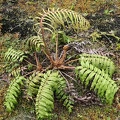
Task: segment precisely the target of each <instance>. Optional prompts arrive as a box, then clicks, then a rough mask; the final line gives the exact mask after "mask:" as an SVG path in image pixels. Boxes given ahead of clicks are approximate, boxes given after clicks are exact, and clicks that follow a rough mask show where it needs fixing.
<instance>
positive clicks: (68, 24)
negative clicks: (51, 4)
mask: <svg viewBox="0 0 120 120" xmlns="http://www.w3.org/2000/svg"><path fill="white" fill-rule="evenodd" d="M37 18H38V19H39V20H40V24H42V27H43V28H44V29H45V30H48V31H50V32H52V33H53V32H55V31H56V29H58V28H60V27H62V28H63V29H73V30H74V31H75V32H80V31H84V30H88V28H90V23H89V22H88V21H87V20H86V19H85V18H84V17H83V16H82V15H80V14H79V13H77V12H74V11H72V10H67V9H51V10H49V9H48V11H43V14H41V13H40V17H37ZM37 25H38V24H37Z"/></svg>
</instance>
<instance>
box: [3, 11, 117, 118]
mask: <svg viewBox="0 0 120 120" xmlns="http://www.w3.org/2000/svg"><path fill="white" fill-rule="evenodd" d="M38 19H39V20H40V21H39V23H37V24H36V25H35V26H36V27H37V30H38V31H37V34H38V35H37V36H33V37H31V38H29V39H28V40H27V42H26V41H25V45H26V47H25V49H23V51H20V50H18V52H17V50H14V49H13V48H10V49H8V51H7V52H6V53H5V60H6V61H8V63H9V62H10V63H11V65H14V64H17V66H15V67H14V68H11V67H9V68H7V69H6V71H7V72H9V71H11V72H10V74H12V77H13V78H14V80H13V81H12V80H11V83H10V86H9V88H8V91H7V93H6V95H5V103H4V105H5V106H6V109H7V111H9V112H11V111H12V110H13V109H14V108H15V105H16V104H17V103H18V102H17V99H18V97H19V94H20V92H23V94H25V95H27V98H33V100H35V112H36V116H37V119H38V120H42V119H52V111H53V109H54V100H55V98H57V99H59V100H60V101H61V102H62V103H63V105H64V106H65V107H66V108H67V109H68V111H69V113H71V112H72V108H73V105H74V102H75V101H76V98H78V99H77V100H80V101H84V99H83V98H82V99H80V98H81V97H82V96H80V97H79V95H78V94H76V93H75V92H76V91H75V86H74V84H75V83H74V82H73V81H72V80H74V79H73V78H72V77H71V76H70V75H71V74H70V75H68V74H69V71H73V72H74V71H75V74H76V76H77V79H80V80H81V82H82V84H83V85H85V88H86V89H90V90H93V91H94V92H95V93H96V94H97V95H98V96H99V97H100V98H101V100H103V101H105V102H106V103H108V104H112V103H113V100H114V96H115V94H116V93H117V91H118V87H117V85H116V83H115V82H114V81H113V80H112V79H111V77H112V74H113V73H114V70H115V66H114V63H113V62H112V61H111V60H110V59H108V58H107V57H103V56H100V55H89V54H80V55H77V56H75V60H74V59H70V60H66V58H67V53H68V51H69V49H70V47H71V46H70V44H66V45H64V46H63V48H61V49H62V52H61V53H60V51H59V50H58V45H59V44H58V43H59V40H62V41H63V43H65V42H68V41H66V34H64V32H65V31H66V29H73V30H74V32H76V33H77V32H81V31H84V30H87V29H88V28H89V27H90V24H89V22H88V21H87V20H86V19H85V18H84V17H82V16H81V15H80V14H78V13H76V12H74V11H71V10H66V9H57V10H55V9H52V10H48V11H44V12H43V13H42V14H40V17H38ZM60 29H63V32H62V33H61V32H60ZM49 33H50V36H49V35H47V34H49ZM51 33H52V35H51ZM59 34H62V37H61V35H60V36H59ZM52 37H53V38H54V42H53V43H51V39H52ZM67 38H68V37H67ZM69 42H71V41H69ZM50 43H51V44H50ZM54 43H55V44H54ZM50 45H51V49H50V47H49V46H50ZM54 47H55V51H54V49H52V48H54ZM26 53H27V54H26ZM76 61H78V63H79V65H80V66H79V65H78V66H76V65H77V64H76ZM65 71H67V72H68V74H66V73H65ZM74 77H75V76H74ZM22 81H24V84H23V82H22ZM74 81H75V80H74ZM75 82H76V81H75ZM71 84H72V88H74V92H73V91H72V90H73V89H72V90H71V87H70V85H71ZM22 85H23V86H24V88H26V89H27V94H26V92H25V91H22V89H21V86H22ZM76 89H77V88H76ZM71 92H72V93H71ZM73 93H75V95H72V94H73Z"/></svg>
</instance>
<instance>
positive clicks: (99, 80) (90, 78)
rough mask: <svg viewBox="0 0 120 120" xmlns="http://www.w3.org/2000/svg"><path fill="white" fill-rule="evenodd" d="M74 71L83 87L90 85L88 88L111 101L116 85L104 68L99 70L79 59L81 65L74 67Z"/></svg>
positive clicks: (116, 88) (107, 101) (110, 102)
mask: <svg viewBox="0 0 120 120" xmlns="http://www.w3.org/2000/svg"><path fill="white" fill-rule="evenodd" d="M75 72H76V75H77V77H78V78H79V79H80V80H81V81H82V84H84V85H85V87H88V86H90V89H91V90H94V92H95V93H97V95H98V96H99V97H100V98H101V99H103V101H105V102H106V103H108V104H112V103H113V100H114V96H115V93H116V92H117V90H118V86H117V85H116V83H115V81H113V80H112V79H111V78H110V77H109V75H108V74H106V73H105V71H104V70H100V69H99V68H97V67H95V66H93V65H92V64H91V63H89V62H88V61H84V60H81V66H79V67H76V69H75Z"/></svg>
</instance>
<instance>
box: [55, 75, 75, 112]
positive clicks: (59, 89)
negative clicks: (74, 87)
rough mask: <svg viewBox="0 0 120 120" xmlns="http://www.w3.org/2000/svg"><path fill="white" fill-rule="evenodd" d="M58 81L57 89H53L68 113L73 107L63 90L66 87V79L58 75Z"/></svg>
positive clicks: (71, 101)
mask: <svg viewBox="0 0 120 120" xmlns="http://www.w3.org/2000/svg"><path fill="white" fill-rule="evenodd" d="M58 79H59V80H58V82H57V89H56V91H55V94H56V96H57V98H58V99H59V100H60V101H62V102H63V105H64V106H65V107H66V108H67V109H68V111H69V113H71V112H72V108H73V104H74V102H73V100H72V99H71V97H70V96H69V95H67V93H66V92H65V89H66V87H67V86H66V81H65V79H64V78H63V77H60V76H58Z"/></svg>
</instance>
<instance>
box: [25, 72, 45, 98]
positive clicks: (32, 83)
mask: <svg viewBox="0 0 120 120" xmlns="http://www.w3.org/2000/svg"><path fill="white" fill-rule="evenodd" d="M42 77H43V73H40V72H34V73H33V74H32V75H31V76H30V77H29V78H28V81H27V94H28V95H30V96H33V95H37V93H38V89H39V87H40V83H41V78H42Z"/></svg>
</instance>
